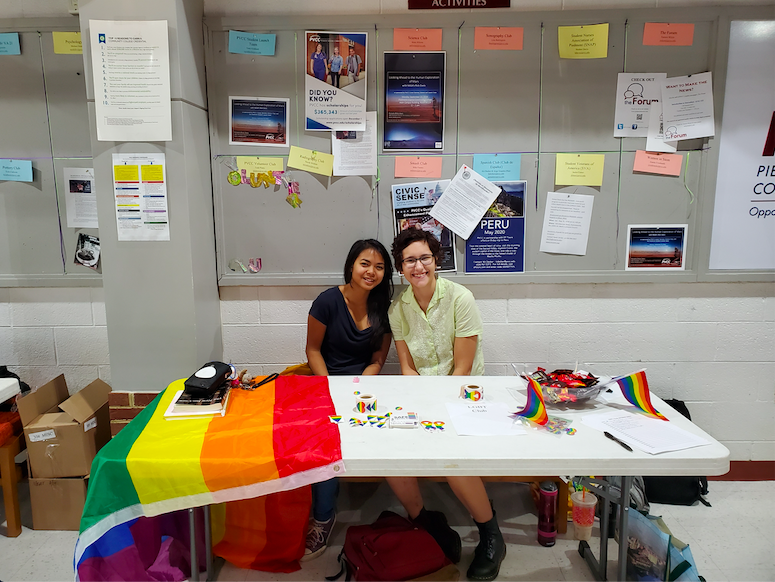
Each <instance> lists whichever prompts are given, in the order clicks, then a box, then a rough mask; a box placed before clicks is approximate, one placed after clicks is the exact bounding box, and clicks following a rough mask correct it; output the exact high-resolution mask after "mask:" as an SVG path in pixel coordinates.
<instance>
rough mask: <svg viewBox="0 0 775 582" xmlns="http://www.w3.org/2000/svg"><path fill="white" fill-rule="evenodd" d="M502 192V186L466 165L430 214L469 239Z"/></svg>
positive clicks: (457, 233)
mask: <svg viewBox="0 0 775 582" xmlns="http://www.w3.org/2000/svg"><path fill="white" fill-rule="evenodd" d="M500 193H501V188H500V186H496V185H495V184H493V183H492V182H490V181H489V180H487V179H486V178H484V176H482V175H480V174H478V173H476V172H474V171H473V170H472V169H471V168H469V167H468V166H466V165H465V164H464V165H463V166H461V167H460V169H459V170H458V172H457V174H455V177H454V178H453V179H452V181H451V182H450V183H449V186H447V189H446V190H444V194H442V195H441V198H439V201H438V202H436V204H435V205H434V206H433V208H431V211H430V213H429V214H430V215H431V216H432V217H433V218H435V219H436V220H438V221H439V222H440V223H441V224H443V225H444V226H446V227H447V228H448V229H450V230H451V231H452V232H454V233H455V234H456V235H458V236H459V237H461V238H464V239H468V237H470V236H471V233H472V232H473V231H474V228H476V227H477V225H478V224H479V219H480V218H482V216H484V213H485V212H487V210H488V209H489V208H490V206H492V203H493V202H494V201H495V199H496V198H497V197H498V194H500Z"/></svg>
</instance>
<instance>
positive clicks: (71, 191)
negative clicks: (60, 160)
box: [62, 168, 99, 228]
mask: <svg viewBox="0 0 775 582" xmlns="http://www.w3.org/2000/svg"><path fill="white" fill-rule="evenodd" d="M62 173H63V174H64V178H65V183H64V186H65V210H66V214H67V228H99V225H98V224H97V193H96V191H95V189H94V169H93V168H63V169H62Z"/></svg>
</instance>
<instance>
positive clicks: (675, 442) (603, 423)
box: [581, 410, 710, 455]
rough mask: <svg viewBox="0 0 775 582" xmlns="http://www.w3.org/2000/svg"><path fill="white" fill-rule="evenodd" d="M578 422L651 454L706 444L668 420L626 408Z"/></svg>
mask: <svg viewBox="0 0 775 582" xmlns="http://www.w3.org/2000/svg"><path fill="white" fill-rule="evenodd" d="M581 422H583V423H584V424H586V425H587V426H589V427H591V428H594V429H597V430H599V431H601V432H603V431H607V432H609V433H611V434H612V435H614V436H615V437H616V438H618V439H620V440H622V441H624V442H625V443H627V444H628V445H631V446H633V447H636V448H638V449H640V450H641V451H644V452H646V453H649V454H652V455H656V454H659V453H667V452H669V451H682V450H684V449H691V448H694V447H701V446H702V445H709V444H710V441H708V440H707V439H704V438H702V437H700V436H697V435H695V434H692V433H690V432H688V431H685V430H683V429H682V428H678V427H677V426H675V425H673V424H671V423H670V422H669V421H664V420H661V419H659V418H649V417H647V416H644V415H643V414H641V413H637V412H628V411H627V410H611V411H608V412H603V413H601V414H588V415H585V416H584V417H583V418H582V419H581Z"/></svg>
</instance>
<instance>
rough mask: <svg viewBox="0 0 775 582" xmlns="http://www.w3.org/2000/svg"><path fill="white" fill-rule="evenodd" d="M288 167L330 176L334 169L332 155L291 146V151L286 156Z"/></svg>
mask: <svg viewBox="0 0 775 582" xmlns="http://www.w3.org/2000/svg"><path fill="white" fill-rule="evenodd" d="M288 167H289V168H298V169H299V170H306V171H307V172H313V173H315V174H322V175H323V176H330V175H331V174H332V173H333V171H334V156H332V155H331V154H324V153H323V152H316V151H314V150H307V149H304V148H299V147H296V146H291V153H290V155H289V156H288Z"/></svg>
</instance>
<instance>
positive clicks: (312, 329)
mask: <svg viewBox="0 0 775 582" xmlns="http://www.w3.org/2000/svg"><path fill="white" fill-rule="evenodd" d="M325 335H326V326H325V325H323V324H322V323H320V322H319V321H318V320H317V319H315V318H314V317H312V316H311V315H308V316H307V348H306V350H305V351H306V353H307V362H309V367H310V368H311V369H312V372H313V373H314V374H315V376H328V368H327V367H326V362H325V360H324V359H323V355H322V354H321V353H320V347H321V346H322V345H323V338H324V337H325Z"/></svg>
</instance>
